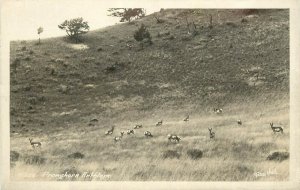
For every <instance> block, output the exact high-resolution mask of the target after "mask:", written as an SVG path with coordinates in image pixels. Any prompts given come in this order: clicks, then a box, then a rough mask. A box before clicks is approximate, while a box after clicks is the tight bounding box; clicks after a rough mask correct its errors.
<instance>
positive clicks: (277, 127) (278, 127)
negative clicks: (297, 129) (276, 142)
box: [270, 122, 283, 133]
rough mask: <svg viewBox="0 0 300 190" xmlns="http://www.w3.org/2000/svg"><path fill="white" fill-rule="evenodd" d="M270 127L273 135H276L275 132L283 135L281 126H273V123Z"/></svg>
mask: <svg viewBox="0 0 300 190" xmlns="http://www.w3.org/2000/svg"><path fill="white" fill-rule="evenodd" d="M270 126H271V129H272V130H273V132H274V133H277V132H281V133H283V128H282V127H281V126H273V122H272V123H270Z"/></svg>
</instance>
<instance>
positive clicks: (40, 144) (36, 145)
mask: <svg viewBox="0 0 300 190" xmlns="http://www.w3.org/2000/svg"><path fill="white" fill-rule="evenodd" d="M29 142H30V144H31V146H32V148H35V147H40V148H41V146H42V143H40V142H32V139H31V138H29Z"/></svg>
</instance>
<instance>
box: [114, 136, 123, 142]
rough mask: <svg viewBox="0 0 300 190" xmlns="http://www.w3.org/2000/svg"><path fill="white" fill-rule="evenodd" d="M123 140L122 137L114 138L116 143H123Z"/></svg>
mask: <svg viewBox="0 0 300 190" xmlns="http://www.w3.org/2000/svg"><path fill="white" fill-rule="evenodd" d="M121 139H122V136H119V137H115V138H114V141H115V142H118V141H121Z"/></svg>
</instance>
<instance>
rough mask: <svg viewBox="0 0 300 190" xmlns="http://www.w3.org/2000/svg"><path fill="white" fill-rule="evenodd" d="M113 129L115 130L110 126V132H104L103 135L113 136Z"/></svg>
mask: <svg viewBox="0 0 300 190" xmlns="http://www.w3.org/2000/svg"><path fill="white" fill-rule="evenodd" d="M114 129H115V126H112V127H111V129H110V130H108V131H106V132H105V135H111V134H113V132H114Z"/></svg>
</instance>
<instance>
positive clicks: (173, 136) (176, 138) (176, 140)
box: [168, 134, 181, 143]
mask: <svg viewBox="0 0 300 190" xmlns="http://www.w3.org/2000/svg"><path fill="white" fill-rule="evenodd" d="M168 140H169V141H170V142H172V141H173V142H175V143H179V141H180V140H181V138H180V137H179V136H177V135H171V134H168Z"/></svg>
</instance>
